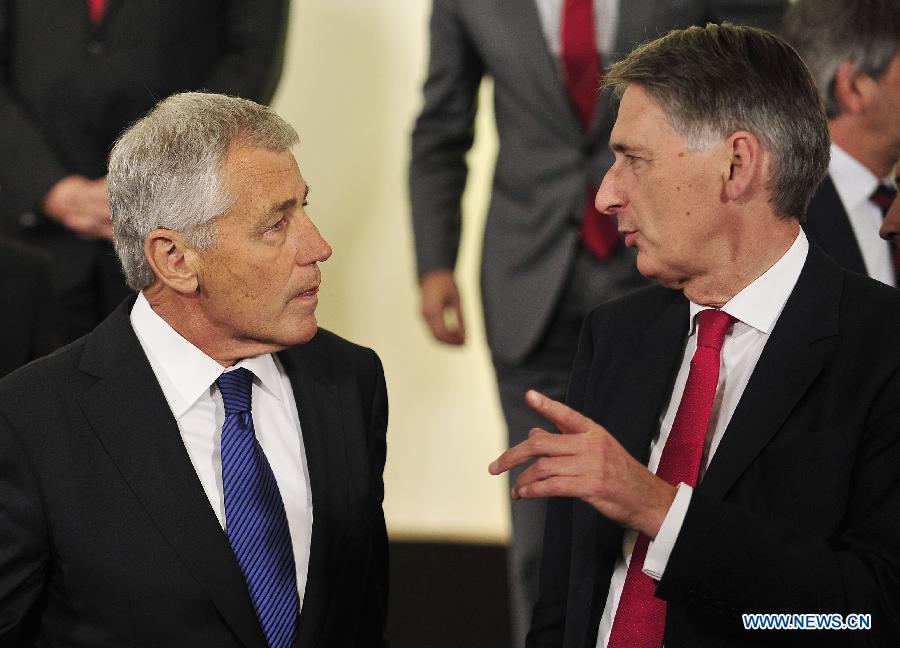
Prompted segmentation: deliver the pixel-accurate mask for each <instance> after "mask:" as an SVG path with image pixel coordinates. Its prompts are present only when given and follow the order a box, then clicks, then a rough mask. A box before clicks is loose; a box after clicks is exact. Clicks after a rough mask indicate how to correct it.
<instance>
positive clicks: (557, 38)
mask: <svg viewBox="0 0 900 648" xmlns="http://www.w3.org/2000/svg"><path fill="white" fill-rule="evenodd" d="M535 3H536V4H537V9H538V15H539V16H540V18H541V27H542V28H543V30H544V38H545V39H546V40H547V48H548V49H549V50H550V53H551V54H552V55H553V57H554V58H555V59H556V60H557V61H559V58H560V53H561V52H562V34H561V33H560V30H561V29H562V10H563V0H535ZM618 25H619V2H618V0H594V29H595V34H596V38H597V40H596V43H597V49H598V50H600V53H601V54H602V56H603V57H608V56H609V54H610V52H612V51H613V48H614V47H615V45H616V29H617V28H618Z"/></svg>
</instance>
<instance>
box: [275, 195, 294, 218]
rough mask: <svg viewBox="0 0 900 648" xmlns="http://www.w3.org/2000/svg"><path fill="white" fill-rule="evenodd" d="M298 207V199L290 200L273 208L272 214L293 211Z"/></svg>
mask: <svg viewBox="0 0 900 648" xmlns="http://www.w3.org/2000/svg"><path fill="white" fill-rule="evenodd" d="M296 206H297V199H296V198H288V199H287V200H285V201H284V202H280V203H278V204H277V205H275V206H274V207H272V213H273V214H274V213H277V212H283V211H287V210H288V209H291V208H293V207H296Z"/></svg>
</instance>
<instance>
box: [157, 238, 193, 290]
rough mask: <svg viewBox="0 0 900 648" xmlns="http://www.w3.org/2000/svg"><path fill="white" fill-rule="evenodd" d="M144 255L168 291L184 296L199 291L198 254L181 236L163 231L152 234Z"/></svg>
mask: <svg viewBox="0 0 900 648" xmlns="http://www.w3.org/2000/svg"><path fill="white" fill-rule="evenodd" d="M144 255H145V256H146V257H147V260H148V261H149V263H150V267H151V268H152V269H153V274H155V275H156V277H157V279H158V280H159V281H161V282H162V283H163V284H165V285H166V286H167V287H169V288H171V289H172V290H174V291H176V292H179V293H183V294H188V293H193V292H196V291H197V286H198V285H199V280H198V274H197V273H198V258H197V253H196V251H195V250H194V249H193V248H192V247H191V246H189V245H188V244H187V242H186V241H185V240H184V239H183V238H182V237H181V235H180V234H179V233H178V232H175V231H173V230H168V229H163V228H157V229H155V230H153V231H152V232H150V233H149V234H148V235H147V237H146V238H145V239H144Z"/></svg>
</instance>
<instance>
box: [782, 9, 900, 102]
mask: <svg viewBox="0 0 900 648" xmlns="http://www.w3.org/2000/svg"><path fill="white" fill-rule="evenodd" d="M784 36H785V38H786V39H787V40H788V42H789V43H790V44H791V45H793V46H794V47H795V48H796V50H797V52H798V53H799V54H800V56H801V57H802V58H803V60H804V62H805V63H806V65H807V66H808V67H809V71H810V72H811V73H812V76H813V78H814V79H815V81H816V85H817V86H818V87H819V93H820V94H821V95H822V100H823V102H824V104H825V114H826V115H827V116H828V117H836V116H838V115H839V114H840V112H841V109H840V106H838V104H837V102H836V101H835V99H834V77H835V75H836V74H837V70H838V68H839V67H840V66H841V64H842V63H845V62H846V63H851V64H852V65H853V68H854V71H856V72H861V73H864V74H867V75H869V76H870V77H872V78H873V79H878V78H879V77H881V76H882V75H883V74H884V73H885V72H887V69H888V67H890V65H891V61H892V60H893V58H894V56H895V55H896V54H897V51H898V45H900V5H898V3H897V0H797V2H795V3H794V4H792V5H791V7H790V8H789V9H788V11H787V13H786V14H785V17H784Z"/></svg>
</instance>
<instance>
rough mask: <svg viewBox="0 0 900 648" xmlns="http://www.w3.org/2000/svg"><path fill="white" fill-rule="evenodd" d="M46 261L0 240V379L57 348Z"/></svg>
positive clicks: (44, 258)
mask: <svg viewBox="0 0 900 648" xmlns="http://www.w3.org/2000/svg"><path fill="white" fill-rule="evenodd" d="M56 318H57V313H56V297H55V290H54V286H53V272H52V266H51V264H50V259H49V258H47V257H46V255H43V254H41V253H40V252H38V251H36V250H32V249H30V248H26V247H24V246H22V245H18V244H17V243H13V242H11V241H7V240H4V239H0V378H2V377H3V376H5V375H6V374H8V373H9V372H10V371H12V370H13V369H16V368H18V367H21V366H22V365H23V364H25V363H26V362H29V361H31V360H34V359H35V358H39V357H40V356H42V355H46V354H47V353H50V352H51V351H53V350H54V349H55V348H56V347H57V346H59V335H58V332H57V329H56V325H57V321H56Z"/></svg>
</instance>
